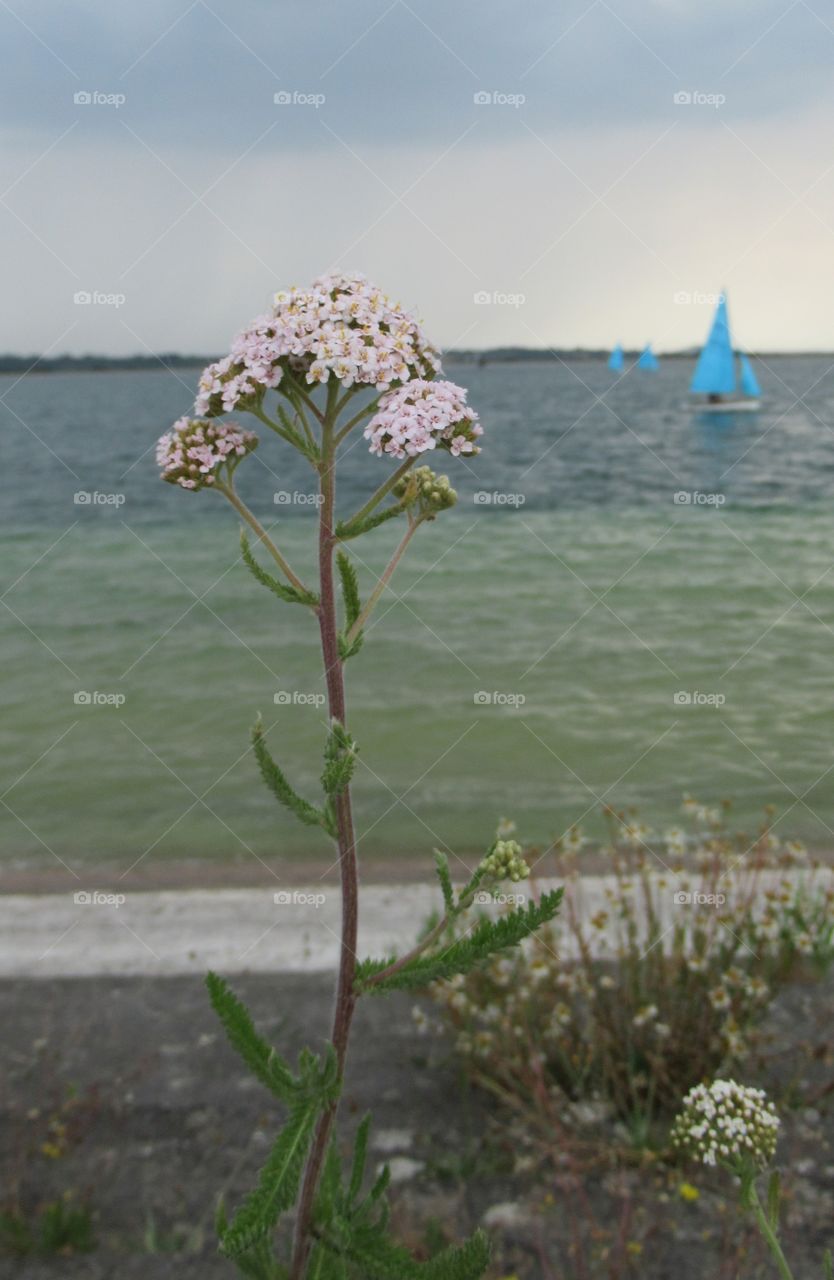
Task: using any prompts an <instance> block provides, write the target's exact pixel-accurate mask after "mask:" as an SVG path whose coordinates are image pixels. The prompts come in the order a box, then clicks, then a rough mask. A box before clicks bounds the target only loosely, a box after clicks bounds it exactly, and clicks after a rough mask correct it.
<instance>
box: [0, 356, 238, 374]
mask: <svg viewBox="0 0 834 1280" xmlns="http://www.w3.org/2000/svg"><path fill="white" fill-rule="evenodd" d="M216 359H217V356H183V355H177V354H176V353H171V354H164V355H159V356H95V355H92V356H11V355H0V373H26V372H28V371H29V370H31V371H32V373H101V372H103V371H105V370H118V369H121V370H130V369H135V370H137V371H138V372H141V371H143V370H146V369H161V368H162V367H163V366H166V367H167V368H169V369H190V368H193V366H195V365H197V366H198V367H199V368H203V366H204V365H207V364H210V363H211V362H212V360H216Z"/></svg>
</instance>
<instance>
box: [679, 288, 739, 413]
mask: <svg viewBox="0 0 834 1280" xmlns="http://www.w3.org/2000/svg"><path fill="white" fill-rule="evenodd" d="M751 373H752V370H751ZM754 381H755V379H754ZM735 389H736V369H735V361H734V360H733V348H732V346H731V344H730V321H729V318H728V316H727V299H726V298H725V297H724V294H723V293H722V294H721V297H720V298H719V299H718V306H717V307H716V308H715V318H714V319H713V322H712V328H711V329H710V331H709V337H708V338H707V340H706V343H705V344H704V349H703V351H702V352H701V355H700V358H699V360H698V363H697V365H696V366H695V372H694V374H693V375H692V382H691V383H690V386H689V390H690V391H700V392H704V393H706V394H707V395H731V394H732V392H734V391H735Z"/></svg>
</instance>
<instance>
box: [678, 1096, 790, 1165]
mask: <svg viewBox="0 0 834 1280" xmlns="http://www.w3.org/2000/svg"><path fill="white" fill-rule="evenodd" d="M778 1129H779V1117H778V1116H777V1114H776V1110H775V1108H774V1106H773V1103H772V1102H769V1101H768V1100H767V1098H766V1096H765V1094H764V1091H763V1090H762V1089H750V1088H747V1087H746V1086H745V1085H742V1084H736V1082H735V1080H714V1081H713V1083H712V1084H710V1085H705V1084H699V1085H696V1086H695V1088H694V1089H690V1091H689V1093H688V1094H687V1095H686V1097H685V1098H684V1100H683V1110H682V1112H681V1113H680V1115H679V1116H678V1118H677V1120H676V1121H675V1124H674V1127H673V1129H672V1142H673V1144H674V1146H676V1147H677V1148H678V1149H679V1150H681V1151H683V1152H685V1153H686V1154H687V1155H690V1156H694V1157H695V1159H697V1160H700V1162H701V1163H702V1164H708V1165H715V1164H719V1163H720V1164H726V1165H730V1166H731V1167H733V1168H736V1169H737V1168H739V1167H740V1166H743V1165H745V1164H749V1163H750V1162H752V1163H753V1164H754V1165H756V1166H758V1167H759V1168H764V1167H765V1166H766V1165H767V1164H768V1163H769V1162H770V1160H771V1159H772V1158H773V1153H774V1151H775V1150H776V1135H777V1132H778Z"/></svg>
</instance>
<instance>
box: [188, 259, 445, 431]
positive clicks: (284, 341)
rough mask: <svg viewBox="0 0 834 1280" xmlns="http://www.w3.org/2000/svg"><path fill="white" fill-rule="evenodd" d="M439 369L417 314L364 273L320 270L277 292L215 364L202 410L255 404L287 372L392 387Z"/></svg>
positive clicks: (204, 385) (314, 379)
mask: <svg viewBox="0 0 834 1280" xmlns="http://www.w3.org/2000/svg"><path fill="white" fill-rule="evenodd" d="M439 369H440V360H439V357H438V354H437V352H436V351H435V349H434V348H433V347H432V346H431V344H430V343H429V342H428V340H427V338H426V336H425V334H424V333H423V330H422V329H421V327H420V325H419V324H418V323H417V321H416V320H415V319H414V317H413V316H411V315H410V314H409V313H408V312H407V311H404V310H403V309H402V307H400V305H399V304H398V303H392V302H391V300H390V299H389V298H388V297H387V296H386V295H385V294H384V293H382V291H381V290H380V289H378V288H377V287H376V286H375V285H373V284H370V283H369V282H368V281H367V280H366V279H365V278H364V276H361V275H344V274H341V273H338V274H334V275H327V276H320V277H319V278H318V280H316V281H314V283H313V285H312V287H311V288H310V289H295V288H294V289H290V290H288V291H286V292H281V293H277V294H276V295H275V306H274V309H273V312H272V314H271V315H265V316H260V317H258V319H257V320H254V321H253V322H252V324H251V325H250V326H249V327H248V328H247V329H245V330H244V331H243V333H241V334H239V335H238V337H237V338H235V340H234V342H233V343H232V350H231V354H230V355H228V356H225V357H224V358H223V359H222V360H219V361H217V362H216V363H215V364H212V365H209V367H208V368H207V369H206V370H205V372H204V373H203V375H202V377H201V378H200V389H199V394H198V396H197V401H196V412H197V413H200V414H208V415H209V416H210V417H216V416H218V415H219V414H221V413H228V412H230V411H231V410H232V409H234V408H236V407H240V408H242V409H246V408H248V407H249V404H251V403H252V402H254V403H255V404H257V402H258V401H259V399H260V398H261V397H262V395H263V392H264V390H265V388H267V387H277V386H278V384H279V383H280V381H281V378H282V377H283V376H284V374H285V372H286V371H287V370H289V371H290V372H291V373H292V374H293V375H296V376H298V377H299V378H303V379H305V380H306V382H308V383H318V382H327V381H328V380H329V379H330V378H331V376H332V377H335V378H336V379H337V380H338V381H339V382H340V383H341V384H342V386H344V387H351V386H353V385H354V384H355V383H359V384H362V385H367V386H373V387H376V388H377V390H379V391H386V390H388V388H389V387H391V386H392V385H393V384H395V383H401V382H407V381H408V380H409V379H411V378H422V377H431V376H433V374H435V373H437V372H438V370H439ZM247 402H248V403H247Z"/></svg>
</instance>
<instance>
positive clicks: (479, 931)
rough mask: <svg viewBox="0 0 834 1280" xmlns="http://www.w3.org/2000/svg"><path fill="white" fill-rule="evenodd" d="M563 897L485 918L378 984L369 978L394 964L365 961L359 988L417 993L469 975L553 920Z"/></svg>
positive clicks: (550, 895)
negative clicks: (503, 914) (371, 981)
mask: <svg viewBox="0 0 834 1280" xmlns="http://www.w3.org/2000/svg"><path fill="white" fill-rule="evenodd" d="M562 894H563V890H562V889H554V890H553V891H552V892H551V893H545V894H543V895H542V897H541V898H540V899H539V901H538V902H531V903H529V904H528V906H526V907H519V908H518V909H517V910H516V911H511V912H509V913H508V914H507V915H505V916H500V917H499V918H498V919H497V920H488V919H486V918H482V919H480V920H479V921H478V923H477V924H476V925H475V927H474V928H473V929H472V930H470V932H469V933H467V934H464V935H463V936H462V937H460V938H456V939H455V940H454V941H453V942H450V943H448V944H446V945H445V946H444V947H443V949H442V950H441V951H439V952H435V953H428V954H425V955H420V956H417V957H416V959H414V960H412V961H411V963H410V964H408V965H407V966H406V967H405V968H403V969H399V970H398V971H397V972H396V973H394V974H392V975H391V976H390V977H388V978H383V979H382V980H381V981H379V982H374V983H369V981H368V979H369V978H372V977H375V976H376V975H377V974H379V973H382V972H383V971H384V970H385V969H386V968H388V966H389V965H390V964H392V963H393V961H392V960H363V961H361V962H360V963H359V965H358V966H357V970H356V989H357V991H359V992H365V993H367V994H370V995H379V994H381V993H382V992H384V991H395V990H405V991H414V990H417V989H419V988H420V987H425V986H427V985H428V984H429V983H430V982H437V981H438V980H439V979H443V978H451V977H453V976H454V975H455V974H458V973H469V971H470V970H471V969H474V968H475V966H476V965H478V964H482V963H483V961H485V960H488V959H489V957H490V956H493V955H495V954H496V953H497V952H499V951H505V950H507V948H509V947H515V946H517V945H518V944H519V943H520V942H523V941H524V939H525V938H527V937H529V936H530V934H532V933H534V932H535V931H536V929H538V928H540V927H541V925H544V924H547V923H548V922H549V921H550V920H552V919H553V917H554V916H555V915H556V913H557V911H558V910H559V904H560V902H561V901H562Z"/></svg>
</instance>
